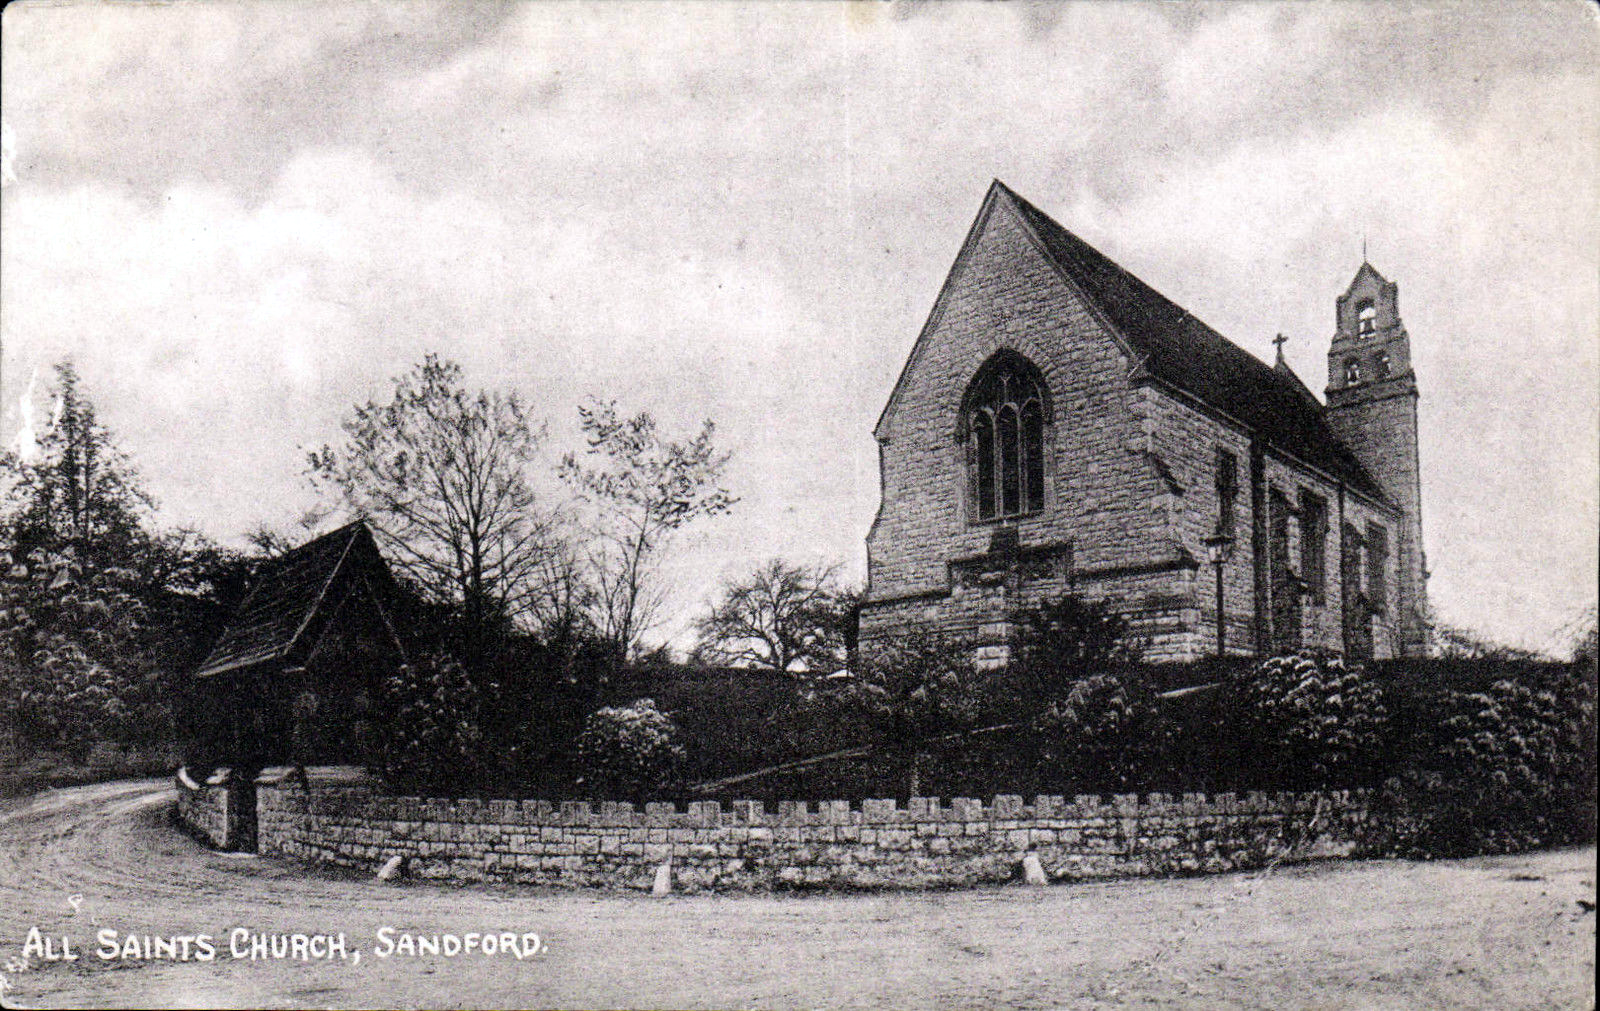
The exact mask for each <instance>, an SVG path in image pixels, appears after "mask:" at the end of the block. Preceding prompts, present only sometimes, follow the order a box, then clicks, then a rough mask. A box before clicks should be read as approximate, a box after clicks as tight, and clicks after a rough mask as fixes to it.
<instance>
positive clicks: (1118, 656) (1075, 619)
mask: <svg viewBox="0 0 1600 1011" xmlns="http://www.w3.org/2000/svg"><path fill="white" fill-rule="evenodd" d="M1011 620H1012V624H1013V625H1014V626H1015V627H1016V629H1017V631H1016V636H1015V641H1014V642H1013V643H1012V659H1011V665H1010V676H1011V679H1012V681H1013V682H1014V683H1015V685H1016V701H1017V703H1018V704H1019V705H1021V706H1022V707H1023V709H1024V712H1023V713H1022V714H1021V715H1022V716H1023V718H1025V719H1031V718H1032V717H1034V716H1035V715H1037V714H1039V713H1041V712H1043V711H1044V710H1046V709H1048V708H1049V707H1050V706H1053V705H1056V704H1058V703H1060V702H1062V701H1063V700H1064V699H1065V698H1066V697H1067V696H1068V695H1069V694H1070V693H1072V692H1073V691H1074V690H1075V689H1076V687H1077V685H1078V684H1079V683H1080V682H1082V681H1083V680H1084V679H1085V678H1090V677H1094V676H1097V675H1100V674H1104V673H1106V672H1107V671H1108V670H1109V669H1111V668H1114V667H1117V666H1120V665H1122V664H1124V663H1126V662H1127V661H1128V660H1130V659H1131V655H1132V654H1131V643H1130V639H1129V634H1128V622H1127V619H1126V618H1124V617H1123V616H1122V615H1120V614H1119V613H1117V612H1116V611H1115V610H1114V609H1113V604H1112V603H1111V602H1110V601H1089V600H1084V599H1083V598H1081V597H1079V596H1077V595H1075V594H1074V595H1068V596H1065V597H1062V598H1060V599H1059V600H1054V601H1048V600H1047V601H1044V602H1042V603H1040V604H1038V605H1037V606H1035V607H1032V608H1023V609H1019V610H1018V611H1017V612H1015V613H1014V614H1013V615H1012V618H1011Z"/></svg>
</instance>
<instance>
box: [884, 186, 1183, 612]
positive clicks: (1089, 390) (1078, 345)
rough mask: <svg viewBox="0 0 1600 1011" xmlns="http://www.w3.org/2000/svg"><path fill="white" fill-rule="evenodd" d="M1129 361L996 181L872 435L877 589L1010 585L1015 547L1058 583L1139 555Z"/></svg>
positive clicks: (1142, 497)
mask: <svg viewBox="0 0 1600 1011" xmlns="http://www.w3.org/2000/svg"><path fill="white" fill-rule="evenodd" d="M1132 366H1133V363H1132V361H1131V360H1130V358H1129V356H1128V355H1127V354H1126V349H1125V347H1124V345H1123V344H1122V343H1121V342H1120V340H1119V338H1118V337H1117V336H1116V334H1115V331H1114V330H1113V329H1111V328H1110V327H1109V326H1107V324H1106V323H1105V321H1104V319H1103V317H1102V316H1101V315H1100V314H1099V313H1098V311H1097V310H1096V309H1095V308H1094V307H1093V306H1092V304H1091V303H1090V302H1089V301H1088V300H1087V299H1086V298H1085V297H1084V296H1083V294H1082V292H1081V291H1079V290H1078V289H1077V287H1076V285H1075V284H1074V283H1073V282H1072V281H1071V280H1070V279H1068V278H1066V277H1064V276H1063V275H1062V273H1061V271H1060V269H1059V266H1058V265H1057V264H1056V263H1055V262H1054V261H1053V259H1052V258H1051V257H1050V256H1049V255H1048V253H1047V252H1046V251H1045V250H1044V249H1043V248H1042V244H1041V242H1040V240H1039V238H1038V236H1037V234H1035V232H1034V230H1033V229H1032V227H1031V225H1030V224H1029V222H1028V221H1027V219H1026V217H1025V215H1024V214H1023V213H1022V212H1021V211H1020V209H1019V207H1018V205H1017V198H1015V197H1014V196H1013V195H1012V194H1011V193H1010V191H1009V190H1006V189H1005V188H1004V187H1003V186H1001V185H1000V184H998V183H996V184H995V185H994V186H993V187H991V189H990V192H989V194H988V196H987V197H986V199H985V200H984V204H983V207H982V209H981V210H980V212H979V215H978V218H977V220H976V222H975V223H974V225H973V228H972V230H971V232H970V233H969V235H968V237H967V241H966V243H965V244H964V245H963V247H962V250H961V253H960V255H959V256H958V257H957V260H956V264H955V266H954V267H953V268H952V270H951V272H950V275H949V277H948V278H947V279H946V281H945V284H944V286H943V289H942V290H941V292H940V294H939V297H938V300H937V302H936V304H935V307H934V310H933V312H932V313H931V315H930V317H929V320H928V322H927V324H926V325H925V326H924V328H923V331H922V333H921V335H920V336H919V337H918V340H917V343H916V345H915V347H914V348H913V350H912V352H911V355H910V357H909V359H908V361H907V363H906V366H905V369H904V370H903V372H902V374H901V376H900V379H899V382H898V383H897V384H896V386H895V389H894V392H893V394H892V395H891V397H890V399H889V403H888V405H887V406H886V407H885V410H884V413H883V415H882V417H881V418H880V421H879V425H878V428H877V431H876V434H877V437H878V440H879V444H880V458H881V468H882V474H881V477H882V503H881V505H880V508H879V514H878V517H877V519H876V520H875V521H874V524H873V529H872V531H871V532H870V533H869V535H868V554H869V584H870V585H869V592H870V594H871V597H872V599H873V600H874V601H877V602H880V603H885V604H888V603H893V602H897V601H905V600H907V599H908V598H913V597H927V598H930V599H931V598H932V597H938V596H940V595H946V596H951V597H953V598H959V599H960V600H962V601H965V602H967V603H972V602H973V601H974V600H975V599H976V598H979V597H982V596H984V595H985V594H986V593H988V592H989V590H991V589H993V587H994V586H995V585H998V583H997V580H999V581H1003V577H1001V576H999V575H996V572H997V571H998V569H997V567H998V566H1003V564H1004V561H1003V558H1002V556H1003V555H1005V553H1006V552H1008V551H1011V552H1014V553H1018V557H1019V558H1021V557H1023V556H1025V557H1026V567H1027V568H1028V569H1029V571H1030V572H1031V573H1032V574H1033V577H1032V578H1031V579H1030V581H1031V582H1036V583H1038V584H1039V585H1041V586H1042V585H1046V584H1049V585H1052V586H1053V587H1054V588H1055V589H1056V590H1057V591H1063V590H1064V589H1065V586H1066V580H1067V579H1069V578H1070V573H1069V569H1070V568H1073V567H1084V566H1095V567H1107V566H1117V565H1124V564H1136V563H1138V562H1141V561H1143V560H1146V559H1147V558H1148V556H1149V550H1148V543H1147V542H1148V541H1150V540H1151V539H1153V538H1158V537H1159V536H1160V534H1161V531H1162V525H1163V522H1164V521H1163V520H1162V518H1161V517H1160V516H1158V515H1156V514H1154V513H1153V512H1152V510H1151V509H1150V508H1149V503H1150V500H1151V498H1152V496H1155V495H1158V494H1160V493H1161V489H1162V488H1163V487H1164V481H1163V477H1162V475H1161V473H1160V470H1159V468H1158V467H1156V466H1153V465H1152V463H1151V461H1150V460H1149V459H1148V458H1147V456H1146V455H1145V454H1144V452H1143V450H1144V447H1145V445H1146V441H1147V440H1146V437H1145V433H1144V431H1143V428H1142V418H1141V415H1140V413H1139V410H1140V407H1139V403H1138V402H1139V395H1138V393H1137V391H1136V390H1134V388H1133V386H1132V384H1131V383H1130V382H1129V379H1130V375H1129V373H1130V370H1131V369H1132ZM988 609H989V610H992V607H991V608H988ZM981 610H983V608H975V609H974V610H973V611H972V616H970V620H968V622H967V623H968V625H969V626H970V627H969V628H968V629H967V630H968V631H973V630H975V629H976V628H977V626H978V625H980V624H984V623H983V622H982V621H980V620H979V618H978V617H976V615H977V614H978V612H979V611H981ZM943 620H944V619H942V618H941V619H940V621H941V622H943ZM958 621H959V619H958ZM869 624H870V621H869Z"/></svg>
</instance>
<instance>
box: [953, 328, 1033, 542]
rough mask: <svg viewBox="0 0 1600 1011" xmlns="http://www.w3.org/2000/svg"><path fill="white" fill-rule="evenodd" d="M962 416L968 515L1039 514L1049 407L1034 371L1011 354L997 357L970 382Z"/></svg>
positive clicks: (978, 518) (981, 518) (1031, 366)
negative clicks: (969, 506) (965, 454)
mask: <svg viewBox="0 0 1600 1011" xmlns="http://www.w3.org/2000/svg"><path fill="white" fill-rule="evenodd" d="M962 414H963V423H964V427H965V430H966V432H967V452H968V456H967V461H968V471H969V473H968V488H969V495H970V497H971V501H972V508H971V511H970V515H971V516H972V517H973V518H974V519H977V520H993V519H1004V518H1008V517H1012V516H1025V515H1028V514H1030V513H1035V512H1038V511H1040V510H1041V509H1043V508H1044V500H1045V493H1044V485H1045V456H1044V441H1045V439H1044V436H1045V426H1046V425H1047V424H1048V423H1049V417H1050V406H1049V401H1048V399H1047V398H1046V395H1045V390H1044V383H1043V379H1042V377H1041V376H1040V375H1039V371H1038V369H1036V368H1034V366H1033V364H1032V363H1031V362H1029V361H1028V360H1027V359H1026V358H1023V357H1022V356H1021V355H1019V354H1017V353H1015V352H1011V351H1002V352H1000V353H998V354H996V355H995V356H994V357H993V358H991V359H990V360H989V361H988V362H986V363H985V364H984V365H983V367H982V368H980V369H979V370H978V374H977V375H976V376H975V377H974V378H973V381H972V384H971V386H970V387H968V390H967V396H966V402H965V405H964V407H963V412H962Z"/></svg>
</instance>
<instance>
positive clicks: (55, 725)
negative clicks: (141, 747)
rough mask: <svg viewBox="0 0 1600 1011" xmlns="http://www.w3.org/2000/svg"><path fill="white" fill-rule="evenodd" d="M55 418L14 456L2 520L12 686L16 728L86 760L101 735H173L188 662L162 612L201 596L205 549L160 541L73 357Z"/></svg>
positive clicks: (5, 649) (5, 665) (4, 618)
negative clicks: (190, 594) (176, 661)
mask: <svg viewBox="0 0 1600 1011" xmlns="http://www.w3.org/2000/svg"><path fill="white" fill-rule="evenodd" d="M55 374H56V383H55V390H54V407H53V409H52V412H51V418H50V422H49V423H48V424H47V425H46V426H45V428H44V430H43V431H42V432H41V433H40V435H39V436H38V439H37V443H36V445H35V446H34V447H31V448H30V451H29V452H28V453H27V455H26V456H24V455H23V453H22V450H21V449H19V450H18V451H17V452H11V453H7V454H6V456H5V458H4V460H3V461H0V462H3V463H4V465H5V466H4V467H3V468H0V472H3V473H5V474H6V475H7V477H8V478H9V480H8V481H7V482H6V484H5V487H4V498H3V503H4V507H3V512H0V530H3V540H4V543H3V546H0V678H3V692H4V708H5V711H6V717H7V719H8V721H9V722H10V724H11V726H12V727H13V728H14V729H15V730H17V731H20V732H21V733H22V734H23V735H24V736H25V737H26V738H27V739H29V740H31V741H32V742H33V743H36V744H42V745H46V746H56V747H65V748H68V749H69V750H71V751H72V752H74V753H75V754H76V755H77V757H79V758H80V759H81V758H82V757H83V756H84V755H85V754H87V751H88V749H89V747H90V746H91V745H92V744H93V743H94V742H95V741H97V740H111V739H116V740H133V739H145V740H148V739H151V738H154V739H157V740H164V739H170V733H171V721H170V708H169V705H168V693H167V692H165V691H163V690H162V686H163V682H164V680H169V679H170V665H168V666H167V667H164V666H163V665H162V664H160V663H159V662H158V661H160V660H161V659H162V658H163V656H165V657H167V658H168V659H170V658H171V657H172V656H173V655H175V654H176V655H179V656H181V655H182V654H183V649H182V645H181V643H174V642H173V641H172V638H173V637H172V635H171V634H170V632H169V630H167V629H165V628H163V627H162V625H161V623H160V622H159V621H157V620H153V618H152V615H151V613H150V608H149V606H148V605H150V604H151V603H160V602H162V601H164V600H165V599H166V598H168V597H170V596H171V595H172V594H173V592H183V591H184V590H186V589H187V590H190V591H194V590H199V589H202V587H200V586H198V585H191V584H192V583H193V581H192V579H191V577H192V576H193V575H195V571H196V570H195V568H194V564H193V559H192V558H191V557H190V556H191V555H192V554H193V551H194V548H195V546H196V545H195V543H193V542H192V541H191V540H189V539H186V538H185V537H184V536H182V535H170V536H168V537H165V538H153V537H152V536H151V535H150V534H149V533H148V532H147V530H146V526H145V524H146V521H147V519H148V516H149V512H150V509H151V506H152V502H151V499H150V497H149V496H148V495H147V494H146V493H145V492H144V490H143V489H142V488H141V487H140V486H139V482H138V475H137V473H136V472H135V471H134V468H133V466H132V464H131V463H130V461H129V460H128V458H127V456H126V454H124V453H123V452H122V451H121V450H120V449H119V448H118V447H117V445H116V443H115V441H114V439H113V438H112V435H111V433H110V432H109V431H108V430H107V429H106V428H105V427H104V426H103V425H101V424H100V422H99V419H98V416H97V414H96V411H95V408H94V405H93V403H92V402H90V400H89V399H88V398H87V396H85V395H84V393H83V390H82V388H81V386H80V383H79V379H78V375H77V372H76V370H74V369H73V367H72V365H71V364H70V363H68V362H62V363H59V364H57V365H56V367H55Z"/></svg>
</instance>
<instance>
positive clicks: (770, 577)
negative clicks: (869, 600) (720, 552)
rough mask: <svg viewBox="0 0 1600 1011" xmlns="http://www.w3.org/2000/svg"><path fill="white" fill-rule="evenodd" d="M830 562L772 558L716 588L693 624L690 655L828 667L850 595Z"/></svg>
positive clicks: (839, 647) (842, 640) (747, 663)
mask: <svg viewBox="0 0 1600 1011" xmlns="http://www.w3.org/2000/svg"><path fill="white" fill-rule="evenodd" d="M836 571H837V570H836V568H835V567H834V566H815V567H812V568H802V567H800V566H795V565H789V564H787V563H785V562H783V561H781V560H779V559H773V560H771V561H769V562H766V563H764V564H763V565H761V566H760V567H759V568H757V569H756V570H755V571H754V572H751V573H750V574H749V575H747V576H745V577H744V578H742V579H740V580H738V581H736V582H734V583H731V584H729V585H728V586H726V587H724V589H723V592H722V597H721V599H720V600H718V601H717V602H716V603H715V604H714V605H713V606H712V608H711V611H710V613H708V614H706V615H705V616H704V617H702V618H701V619H700V621H699V622H698V623H697V625H696V631H697V632H698V634H699V644H698V645H697V646H696V648H695V658H696V659H698V660H701V661H703V662H706V663H712V664H725V665H730V666H741V667H765V668H770V669H772V670H777V671H785V672H790V671H795V670H802V671H806V672H809V673H812V674H830V673H832V672H833V671H836V670H838V669H839V668H840V667H842V666H844V665H845V663H846V662H847V661H848V659H849V657H848V652H847V645H848V644H847V642H846V635H847V625H848V622H849V615H850V609H851V608H852V606H853V602H852V601H851V599H850V595H849V594H847V593H845V592H843V591H840V590H839V589H838V587H837V585H836V582H835V574H836Z"/></svg>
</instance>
